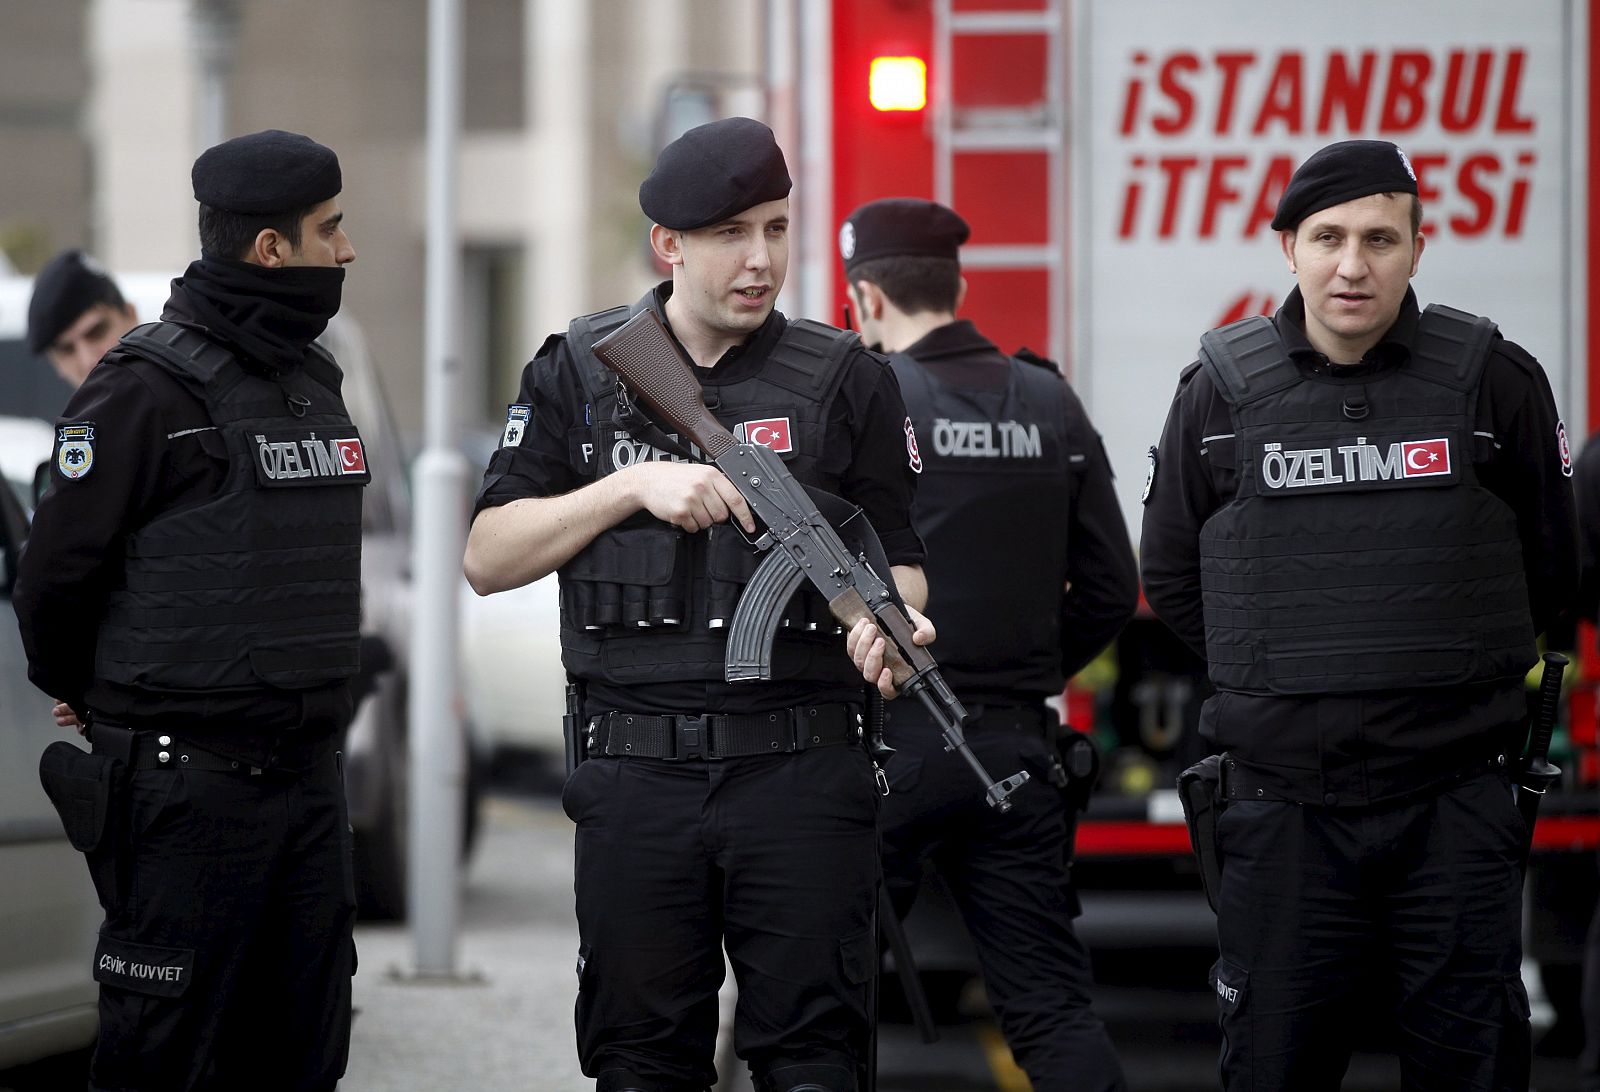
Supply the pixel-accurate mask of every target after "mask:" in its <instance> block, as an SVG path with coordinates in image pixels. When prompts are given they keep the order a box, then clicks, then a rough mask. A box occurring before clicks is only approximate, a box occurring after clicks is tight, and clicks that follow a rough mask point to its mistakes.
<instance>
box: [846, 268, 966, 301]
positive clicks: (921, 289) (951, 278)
mask: <svg viewBox="0 0 1600 1092" xmlns="http://www.w3.org/2000/svg"><path fill="white" fill-rule="evenodd" d="M857 281H867V282H869V283H871V284H875V285H877V286H878V287H879V288H880V289H882V290H883V294H884V295H885V296H888V297H889V302H890V303H892V304H894V305H895V306H896V307H898V308H899V309H900V310H902V311H904V312H905V313H906V314H908V315H919V314H922V313H923V312H926V311H954V310H955V309H956V297H957V296H959V295H960V294H961V263H960V262H958V261H953V260H951V259H949V258H926V257H917V256H902V257H894V258H869V259H867V260H866V261H864V262H862V263H861V264H860V265H857V266H855V267H854V268H853V269H851V270H850V283H851V284H855V283H856V282H857Z"/></svg>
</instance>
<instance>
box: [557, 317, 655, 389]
mask: <svg viewBox="0 0 1600 1092" xmlns="http://www.w3.org/2000/svg"><path fill="white" fill-rule="evenodd" d="M642 306H643V301H641V302H640V303H636V304H634V305H633V306H631V307H630V306H627V305H623V306H621V307H608V308H606V309H605V310H604V311H596V312H594V313H593V314H589V315H579V316H578V317H577V318H575V319H573V320H572V321H571V322H570V323H568V324H567V347H568V348H569V349H571V350H572V355H573V359H574V360H576V361H577V363H578V365H579V366H578V375H579V379H580V380H581V381H582V383H583V389H584V392H585V393H586V394H587V395H588V396H589V400H590V401H591V402H595V401H598V400H599V398H600V396H601V395H602V394H603V393H605V392H606V391H609V390H610V389H611V388H613V387H615V386H616V384H617V376H616V374H615V373H614V372H612V371H611V370H610V369H609V368H607V367H606V366H605V365H604V364H602V363H600V359H599V358H598V357H596V356H595V355H594V344H595V342H597V341H599V340H600V339H601V338H603V337H605V336H606V335H607V334H609V333H611V332H613V331H615V330H617V329H619V328H620V327H621V326H622V324H623V323H625V322H627V321H628V320H629V319H630V318H632V317H633V316H634V315H635V314H636V313H637V312H638V311H639V309H640V307H642Z"/></svg>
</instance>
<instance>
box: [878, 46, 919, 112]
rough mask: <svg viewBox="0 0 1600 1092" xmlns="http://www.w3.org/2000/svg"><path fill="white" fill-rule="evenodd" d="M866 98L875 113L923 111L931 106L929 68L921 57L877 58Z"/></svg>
mask: <svg viewBox="0 0 1600 1092" xmlns="http://www.w3.org/2000/svg"><path fill="white" fill-rule="evenodd" d="M867 97H868V99H870V100H871V102H872V106H873V109H876V110H921V109H922V108H923V107H924V106H926V105H928V66H927V65H926V64H924V63H923V61H922V58H921V57H874V58H872V68H871V71H870V73H869V75H868V77H867Z"/></svg>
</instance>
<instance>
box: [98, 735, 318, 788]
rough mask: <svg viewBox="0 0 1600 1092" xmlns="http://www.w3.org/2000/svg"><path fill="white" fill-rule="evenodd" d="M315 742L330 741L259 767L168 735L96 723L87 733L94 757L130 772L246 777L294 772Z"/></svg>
mask: <svg viewBox="0 0 1600 1092" xmlns="http://www.w3.org/2000/svg"><path fill="white" fill-rule="evenodd" d="M319 743H326V744H327V745H328V746H330V747H331V746H332V745H333V744H332V740H331V738H330V739H327V740H322V741H306V742H302V743H298V744H297V746H296V748H295V750H296V755H295V758H296V761H295V762H294V763H293V764H292V765H290V764H278V763H274V764H272V765H269V766H266V767H261V766H252V765H251V764H250V763H248V762H243V761H240V760H238V759H233V758H228V757H227V756H225V755H219V754H217V753H216V752H215V751H208V750H206V749H205V748H203V747H196V746H195V745H194V743H193V742H191V741H190V740H187V739H184V738H182V737H180V736H176V735H173V734H172V733H170V732H154V731H129V730H128V729H126V728H119V727H113V726H110V725H105V724H100V723H98V722H97V723H96V724H95V726H94V727H93V728H91V729H90V730H89V744H90V747H91V748H92V749H93V750H94V752H95V753H96V754H109V755H111V756H112V757H114V758H119V759H121V760H122V762H123V763H124V764H125V765H126V766H127V767H128V768H129V769H130V770H204V771H207V772H210V773H234V774H244V775H247V776H259V775H260V774H261V773H262V772H263V769H265V770H267V771H278V770H282V771H285V772H290V773H295V772H299V771H300V770H301V769H302V768H303V767H305V766H309V765H310V764H311V761H312V752H313V751H315V750H318V749H320V748H319V746H318V744H319Z"/></svg>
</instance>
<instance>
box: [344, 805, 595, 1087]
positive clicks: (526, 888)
mask: <svg viewBox="0 0 1600 1092" xmlns="http://www.w3.org/2000/svg"><path fill="white" fill-rule="evenodd" d="M486 807H487V811H486V814H485V822H484V824H483V827H482V830H483V834H482V837H481V839H480V841H479V845H478V847H477V851H476V852H475V853H474V855H473V859H472V864H471V869H470V871H469V873H468V882H467V884H466V894H465V897H464V899H463V902H462V930H461V933H462V936H461V945H460V957H459V959H458V961H457V966H458V967H459V968H461V969H462V970H463V971H464V972H467V973H468V974H469V975H471V976H472V981H470V982H467V983H464V984H460V985H441V984H417V983H415V982H408V981H406V980H405V978H404V973H405V972H406V971H408V970H409V969H410V968H411V967H412V966H413V965H414V964H415V959H414V957H413V949H412V944H411V938H410V935H409V934H408V933H407V932H406V930H405V928H404V927H403V926H387V925H381V926H380V925H365V926H360V927H358V928H357V930H356V946H357V951H358V953H359V959H360V968H359V970H358V971H357V973H356V981H355V1004H356V1010H357V1011H356V1021H355V1030H354V1034H353V1037H352V1041H351V1044H350V1068H349V1071H348V1073H347V1074H346V1076H345V1079H344V1081H342V1082H341V1083H340V1085H339V1088H340V1092H402V1090H405V1092H411V1090H415V1089H423V1088H437V1089H471V1090H473V1092H568V1090H571V1089H579V1088H583V1087H584V1086H585V1083H584V1078H583V1074H582V1073H580V1072H579V1070H578V1063H577V1057H576V1052H575V1050H574V1047H573V1035H572V1002H573V998H574V996H575V994H576V992H577V981H576V978H575V977H574V974H575V972H574V962H575V960H576V959H577V951H578V927H577V924H576V922H575V921H574V920H573V916H572V837H571V830H572V826H571V823H570V822H568V820H567V818H566V816H565V815H563V814H562V813H561V809H560V808H559V806H557V805H556V804H555V803H554V802H539V803H528V802H526V801H512V800H505V799H500V798H491V799H490V800H489V801H487V804H486Z"/></svg>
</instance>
